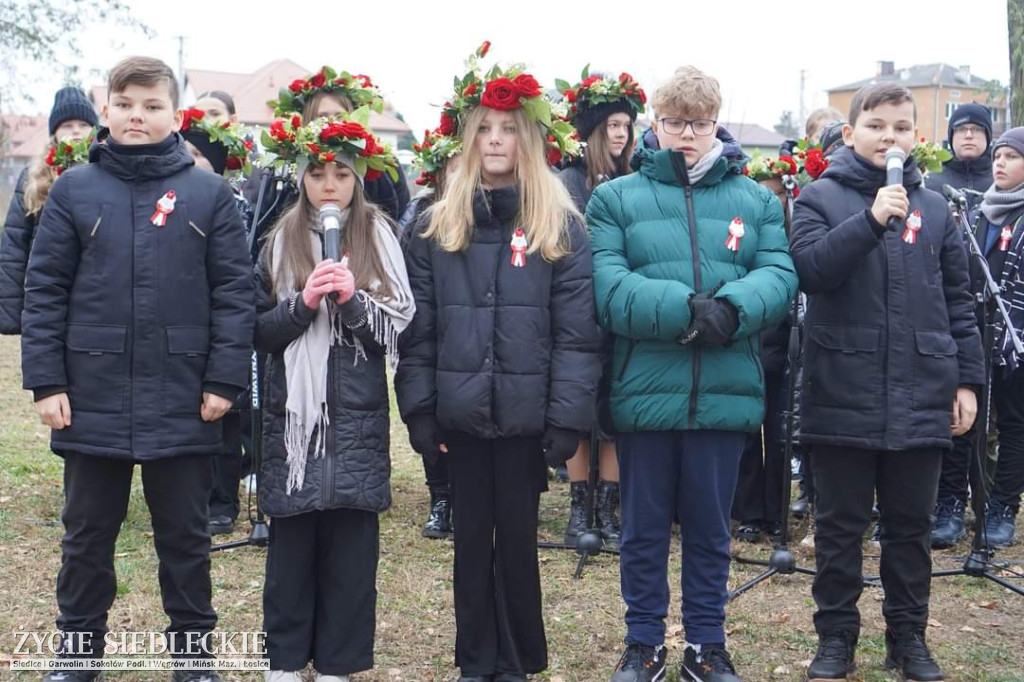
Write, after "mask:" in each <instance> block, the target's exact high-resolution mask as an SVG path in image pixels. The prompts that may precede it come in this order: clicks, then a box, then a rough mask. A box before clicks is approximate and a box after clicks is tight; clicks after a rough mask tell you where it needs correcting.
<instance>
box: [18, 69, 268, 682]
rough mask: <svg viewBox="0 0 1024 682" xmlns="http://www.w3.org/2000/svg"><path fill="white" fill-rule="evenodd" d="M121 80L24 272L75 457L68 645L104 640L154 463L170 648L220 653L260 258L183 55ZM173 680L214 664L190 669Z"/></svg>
mask: <svg viewBox="0 0 1024 682" xmlns="http://www.w3.org/2000/svg"><path fill="white" fill-rule="evenodd" d="M108 90H109V100H108V102H107V105H106V107H104V116H105V118H106V119H107V122H108V124H109V126H110V138H109V139H108V140H107V143H106V144H105V145H103V146H97V147H94V149H93V152H92V154H93V158H92V162H91V163H90V164H89V165H88V166H81V167H77V168H74V169H72V170H70V171H68V172H67V173H64V174H63V175H62V176H61V177H60V178H59V179H58V181H57V182H56V183H55V184H54V186H53V190H52V191H51V193H50V196H49V199H48V200H47V203H46V208H45V209H44V211H43V215H42V217H41V219H40V222H39V227H38V230H37V235H36V239H35V243H34V244H33V248H32V255H31V257H30V260H29V266H28V273H27V277H26V292H25V312H24V315H23V332H22V370H23V374H24V387H25V388H26V389H30V390H32V391H33V393H34V395H35V399H36V407H37V409H38V411H39V414H40V416H41V417H42V419H43V421H44V423H46V424H47V425H49V426H50V427H51V428H52V429H53V432H52V438H51V447H52V449H53V450H54V452H56V453H57V454H58V455H61V456H62V457H63V458H64V487H65V505H64V513H63V522H64V527H65V534H64V539H63V541H62V564H61V571H60V574H59V576H58V577H57V603H58V606H59V608H60V615H59V616H58V618H57V625H58V627H59V628H60V630H61V631H63V632H65V633H75V637H74V639H73V641H74V642H75V644H76V646H74V647H69V646H68V642H69V641H72V640H71V638H70V637H68V638H66V639H65V646H64V651H63V655H64V656H66V657H95V656H101V655H102V651H103V637H104V634H105V632H106V619H107V611H108V610H109V608H110V606H111V604H112V603H113V600H114V596H115V594H116V591H117V580H116V576H115V574H114V544H115V542H116V540H117V534H118V530H119V528H120V525H121V522H122V521H123V520H124V518H125V514H126V512H127V507H128V499H129V493H130V490H131V479H132V472H133V469H134V465H135V464H136V463H139V464H141V465H142V480H143V484H144V489H145V494H146V501H147V503H148V506H149V510H150V512H151V514H152V518H153V532H154V541H155V544H156V550H157V554H158V556H159V557H160V585H161V593H162V597H163V605H164V610H165V612H166V613H167V614H168V616H169V617H170V621H171V622H170V626H169V627H168V629H167V634H168V640H169V641H168V649H169V650H170V651H171V652H172V655H174V656H176V657H180V658H197V657H201V656H208V655H209V653H208V652H204V651H202V647H200V646H199V645H198V644H197V639H198V638H199V637H201V636H202V635H204V634H205V633H207V632H210V631H212V629H213V627H214V625H215V623H216V620H217V616H216V614H215V613H214V611H213V607H212V606H211V603H210V596H211V595H210V593H211V586H210V555H209V550H210V536H209V532H208V529H207V514H208V510H207V507H208V503H209V499H210V486H211V484H212V478H211V477H212V458H211V455H213V454H214V453H216V452H217V451H219V450H220V449H221V448H222V442H221V441H222V433H221V431H222V429H221V424H220V423H219V421H218V420H219V419H220V418H221V417H222V416H223V415H224V413H225V412H226V411H227V410H228V408H230V407H231V405H232V404H233V402H234V399H235V398H236V397H237V396H238V394H239V393H240V392H242V391H243V390H244V389H245V387H246V384H247V379H248V373H249V361H250V354H251V351H252V335H253V323H254V318H255V311H254V307H253V301H254V294H253V284H252V275H251V263H250V261H249V257H248V254H247V253H246V244H245V236H244V229H243V226H242V222H241V219H240V217H239V214H238V211H237V209H236V208H235V202H234V199H233V197H232V195H231V190H230V188H229V187H228V185H227V183H225V182H224V180H223V179H222V178H218V177H217V176H215V175H213V174H211V173H207V172H205V171H202V170H199V169H197V168H195V167H194V165H193V161H192V157H191V155H190V154H189V153H188V152H187V151H186V150H185V148H184V145H183V143H182V139H181V136H180V135H179V134H178V133H177V132H176V131H177V129H178V127H179V126H180V124H181V112H180V111H179V110H178V84H177V81H176V80H175V77H174V73H173V71H171V69H170V67H168V66H167V65H166V64H164V63H163V62H161V61H159V60H156V59H150V58H145V57H131V58H128V59H125V60H124V61H122V62H121V63H119V64H118V65H117V66H115V67H114V69H113V70H112V71H111V73H110V78H109V88H108ZM79 644H80V645H81V646H78V645H79ZM76 675H77V676H78V677H77V678H76V677H75V676H76ZM95 675H96V673H92V672H79V671H75V672H66V673H58V672H54V673H51V679H60V680H68V679H78V680H89V679H93V677H94V676H95ZM203 675H205V676H206V677H208V678H214V679H215V676H214V675H212V674H211V673H203ZM174 679H175V680H178V681H182V680H192V679H199V673H198V672H191V671H176V672H175V677H174Z"/></svg>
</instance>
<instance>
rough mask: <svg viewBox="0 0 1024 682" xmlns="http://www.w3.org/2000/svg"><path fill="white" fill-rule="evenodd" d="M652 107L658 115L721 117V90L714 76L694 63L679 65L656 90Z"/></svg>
mask: <svg viewBox="0 0 1024 682" xmlns="http://www.w3.org/2000/svg"><path fill="white" fill-rule="evenodd" d="M651 106H652V107H653V108H654V113H655V114H656V115H658V116H662V115H664V114H666V113H669V112H671V113H673V114H680V115H682V116H688V117H692V118H718V110H719V109H721V108H722V91H721V89H720V88H719V86H718V79H717V78H715V77H714V76H709V75H707V74H706V73H704V72H703V71H701V70H700V69H698V68H697V67H695V66H680V67H679V68H678V69H676V72H675V73H674V74H672V78H670V79H669V80H668V81H667V82H665V83H663V84H662V85H661V86H660V87H658V89H657V90H655V91H654V97H653V98H652V100H651Z"/></svg>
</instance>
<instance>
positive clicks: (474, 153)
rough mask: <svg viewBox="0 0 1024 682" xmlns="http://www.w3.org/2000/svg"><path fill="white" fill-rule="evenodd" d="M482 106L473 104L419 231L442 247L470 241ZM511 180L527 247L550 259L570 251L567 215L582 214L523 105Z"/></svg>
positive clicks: (465, 244)
mask: <svg viewBox="0 0 1024 682" xmlns="http://www.w3.org/2000/svg"><path fill="white" fill-rule="evenodd" d="M487 111H488V110H487V108H486V107H477V108H476V109H474V110H473V111H472V112H471V113H470V115H469V117H468V119H467V121H466V126H465V130H464V131H463V134H462V150H463V151H462V159H461V162H460V163H459V164H458V167H457V168H456V169H455V172H454V173H453V174H452V175H451V177H449V178H447V181H446V183H445V190H444V196H443V197H442V198H441V199H440V200H439V201H438V202H437V203H436V204H434V206H433V207H432V209H431V216H430V226H429V227H428V228H427V230H426V231H425V232H424V233H423V237H424V238H425V239H434V240H435V241H436V242H437V243H438V245H439V246H440V247H441V248H442V249H443V250H445V251H449V252H457V251H465V250H466V249H467V248H469V245H470V243H471V242H472V241H473V232H474V230H475V229H476V228H475V225H474V223H475V220H474V218H473V197H474V196H475V195H476V193H477V192H478V191H480V189H481V185H482V179H481V175H480V166H481V159H480V151H479V150H478V149H477V144H476V138H477V132H478V131H479V130H480V124H481V123H482V122H483V120H484V116H486V115H487ZM511 113H512V115H513V116H514V118H515V121H516V142H517V146H516V147H517V157H518V158H517V160H516V182H517V184H518V186H519V212H518V215H517V216H516V225H515V226H516V227H521V228H522V229H523V231H524V232H526V237H527V240H528V242H529V247H528V248H527V253H536V252H538V251H539V252H540V254H541V256H542V257H543V258H544V260H546V261H549V262H553V261H556V260H558V259H560V258H562V257H563V256H565V255H566V254H568V252H569V239H568V233H567V231H566V225H567V223H568V221H569V220H570V219H572V218H576V219H577V220H581V219H582V216H580V213H579V211H577V210H576V207H575V206H574V205H573V202H572V198H571V197H570V195H569V192H568V190H566V189H565V186H564V185H563V184H562V183H561V181H559V179H558V178H557V177H556V176H555V174H554V173H553V172H552V171H551V169H550V168H549V167H548V164H547V159H546V157H545V154H544V133H543V132H542V130H541V128H540V127H539V124H537V123H533V122H532V121H529V120H528V119H527V118H526V116H525V114H524V113H523V110H522V109H515V110H513V111H512V112H511Z"/></svg>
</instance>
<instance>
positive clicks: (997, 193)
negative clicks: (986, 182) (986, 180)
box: [981, 182, 1024, 225]
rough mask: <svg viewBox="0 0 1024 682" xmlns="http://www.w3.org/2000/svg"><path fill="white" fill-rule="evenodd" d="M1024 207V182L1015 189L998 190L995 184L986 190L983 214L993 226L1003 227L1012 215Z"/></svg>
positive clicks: (982, 201)
mask: <svg viewBox="0 0 1024 682" xmlns="http://www.w3.org/2000/svg"><path fill="white" fill-rule="evenodd" d="M1021 206H1024V182H1022V183H1021V184H1019V185H1017V186H1016V187H1014V188H1013V189H1006V190H1002V189H996V186H995V184H993V185H992V186H991V187H989V188H988V189H987V190H985V196H984V198H983V199H982V200H981V212H982V214H983V215H984V216H985V217H986V218H988V220H989V222H990V223H992V224H993V225H1002V224H1003V221H1004V220H1006V218H1008V217H1009V216H1010V214H1011V213H1013V212H1014V211H1016V210H1017V209H1019V208H1020V207H1021Z"/></svg>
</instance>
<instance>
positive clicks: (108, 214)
mask: <svg viewBox="0 0 1024 682" xmlns="http://www.w3.org/2000/svg"><path fill="white" fill-rule="evenodd" d="M112 223H113V217H112V211H111V210H110V205H109V204H101V205H100V211H99V214H98V215H97V216H96V217H95V218H94V219H92V220H89V221H87V222H86V223H85V235H84V237H82V246H83V249H82V257H81V265H79V268H80V269H81V270H82V271H83V272H88V271H92V272H95V273H98V274H103V270H104V266H105V265H106V263H107V260H108V258H107V254H108V252H109V251H110V249H111V248H112V247H113V246H114V245H115V242H116V234H115V231H114V225H113V224H112Z"/></svg>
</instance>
